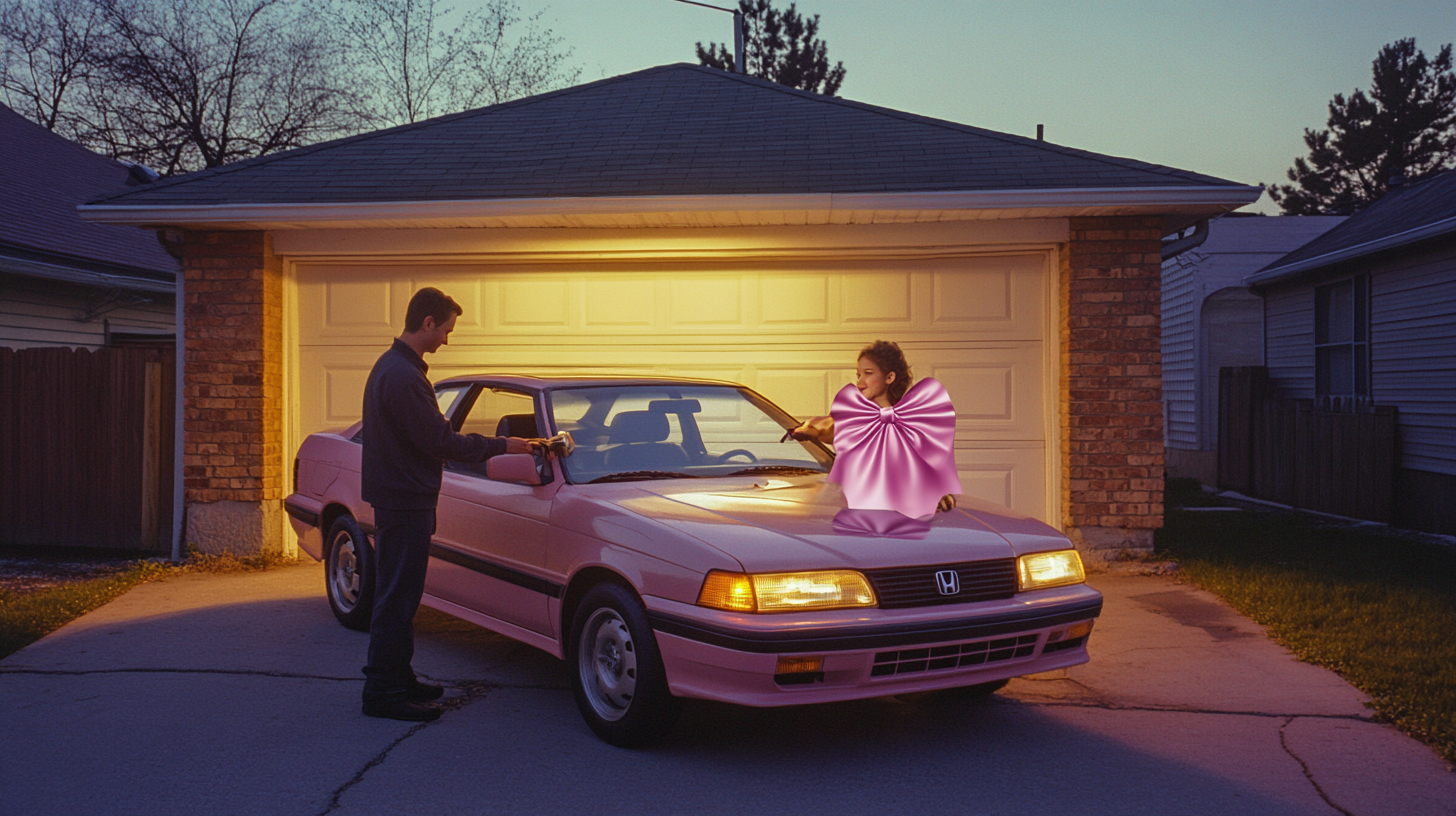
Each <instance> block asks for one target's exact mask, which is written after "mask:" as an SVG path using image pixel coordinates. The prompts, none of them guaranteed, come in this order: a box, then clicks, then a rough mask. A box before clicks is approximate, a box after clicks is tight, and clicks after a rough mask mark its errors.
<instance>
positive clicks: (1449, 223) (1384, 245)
mask: <svg viewBox="0 0 1456 816" xmlns="http://www.w3.org/2000/svg"><path fill="white" fill-rule="evenodd" d="M1452 233H1456V216H1453V217H1451V218H1443V219H1442V220H1440V221H1436V222H1433V223H1430V224H1426V225H1424V226H1421V227H1416V228H1415V229H1409V230H1406V231H1404V232H1398V233H1396V234H1394V235H1387V236H1385V237H1384V238H1377V239H1376V240H1374V241H1366V242H1365V243H1363V244H1356V245H1355V246H1351V247H1345V248H1344V249H1337V250H1335V251H1333V252H1326V253H1324V254H1322V255H1316V256H1314V257H1312V258H1305V259H1304V260H1302V261H1296V262H1294V263H1292V264H1285V265H1282V266H1271V267H1266V268H1264V269H1261V270H1259V271H1258V272H1255V273H1254V274H1252V275H1249V276H1248V277H1246V278H1244V285H1245V286H1267V285H1269V284H1272V283H1279V282H1280V281H1284V280H1288V279H1290V278H1293V277H1295V276H1298V275H1302V274H1304V273H1305V272H1311V271H1314V270H1316V269H1320V268H1322V267H1326V266H1332V265H1334V264H1337V263H1343V262H1345V261H1353V260H1356V259H1358V258H1363V257H1365V256H1366V255H1374V254H1375V253H1377V252H1385V251H1386V250H1391V249H1398V248H1400V247H1403V246H1407V245H1409V244H1414V243H1417V242H1420V241H1424V240H1426V239H1428V238H1439V237H1441V236H1443V235H1448V234H1452ZM1276 263H1277V262H1276Z"/></svg>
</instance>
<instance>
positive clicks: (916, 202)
mask: <svg viewBox="0 0 1456 816" xmlns="http://www.w3.org/2000/svg"><path fill="white" fill-rule="evenodd" d="M1261 192H1262V191H1261V189H1260V188H1259V187H1250V186H1244V185H1226V186H1215V185H1209V186H1196V187H1195V186H1167V187H1107V188H1066V189H1049V190H967V191H943V192H911V193H893V192H892V193H806V194H783V195H687V196H619V197H597V198H512V199H475V200H457V201H387V202H344V203H324V204H321V203H307V204H289V203H262V204H205V205H193V204H176V205H148V204H134V205H126V204H84V205H81V206H79V207H77V211H78V212H79V213H80V215H81V217H82V218H84V219H86V220H87V221H93V222H97V223H105V224H128V225H132V226H146V227H160V226H172V227H188V228H210V229H275V230H276V229H320V228H323V229H329V228H357V227H381V226H383V227H387V228H413V227H613V226H616V227H659V226H720V225H726V224H732V225H742V226H751V225H757V224H764V225H780V224H785V223H813V224H840V223H845V224H850V223H853V224H859V223H895V222H900V223H903V222H906V221H956V220H979V219H994V218H1058V217H1061V218H1065V217H1071V216H1083V215H1154V214H1155V215H1162V216H1182V217H1183V218H1184V219H1187V220H1189V222H1190V223H1191V221H1193V220H1197V219H1198V218H1207V217H1210V216H1213V215H1218V214H1219V213H1223V212H1228V211H1230V210H1234V209H1237V208H1238V207H1242V206H1244V205H1246V204H1250V203H1252V202H1254V201H1255V200H1257V199H1258V197H1259V195H1260V194H1261ZM786 216H788V217H786Z"/></svg>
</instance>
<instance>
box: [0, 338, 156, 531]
mask: <svg viewBox="0 0 1456 816" xmlns="http://www.w3.org/2000/svg"><path fill="white" fill-rule="evenodd" d="M175 367H176V357H175V353H174V351H173V350H172V349H171V348H106V349H100V350H97V351H89V350H86V349H69V348H41V349H22V350H19V351H16V350H14V349H5V348H0V543H4V544H21V545H60V546H84V547H107V548H125V549H141V550H150V551H170V549H171V539H172V529H171V528H172V481H173V479H172V475H173V473H172V467H173V464H172V463H173V450H174V447H175V446H174V444H173V428H174V426H175V410H174V405H175V400H176V379H175V375H174V372H175V370H176V368H175Z"/></svg>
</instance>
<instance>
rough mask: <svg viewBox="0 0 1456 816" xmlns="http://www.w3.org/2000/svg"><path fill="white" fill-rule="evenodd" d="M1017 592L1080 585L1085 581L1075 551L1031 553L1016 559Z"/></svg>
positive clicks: (1085, 577)
mask: <svg viewBox="0 0 1456 816" xmlns="http://www.w3.org/2000/svg"><path fill="white" fill-rule="evenodd" d="M1016 572H1017V586H1016V589H1017V591H1020V592H1025V591H1026V590H1028V589H1046V588H1047V587H1059V586H1066V585H1068V584H1080V583H1082V582H1083V581H1086V580H1087V573H1085V572H1083V571H1082V559H1081V557H1080V556H1078V555H1077V551H1076V550H1058V551H1057V552H1044V553H1033V554H1031V555H1023V556H1021V557H1020V558H1018V559H1016Z"/></svg>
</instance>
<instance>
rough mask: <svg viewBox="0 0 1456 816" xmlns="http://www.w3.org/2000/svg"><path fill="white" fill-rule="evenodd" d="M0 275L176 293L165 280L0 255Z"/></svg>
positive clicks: (171, 285)
mask: <svg viewBox="0 0 1456 816" xmlns="http://www.w3.org/2000/svg"><path fill="white" fill-rule="evenodd" d="M0 272H8V273H10V274H12V275H23V276H26V277H31V278H44V279H46V280H53V281H62V282H64V283H79V284H82V285H83V286H96V287H101V288H105V289H123V290H126V291H131V292H163V293H172V294H175V293H176V291H177V284H175V283H167V282H166V281H159V280H151V279H148V278H133V277H129V276H127V275H116V274H112V273H109V272H95V271H92V270H90V269H76V268H75V267H70V266H61V265H60V264H50V263H45V262H43V261H32V260H27V259H24V258H11V257H7V256H3V255H0Z"/></svg>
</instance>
